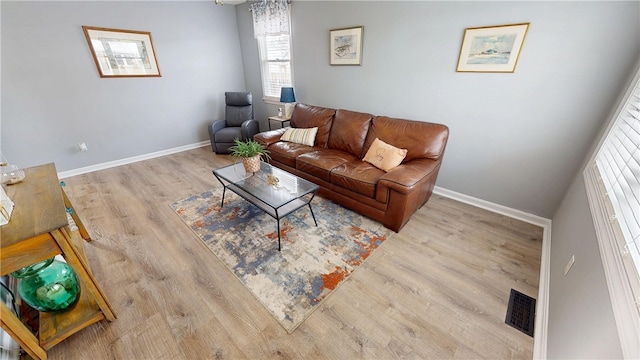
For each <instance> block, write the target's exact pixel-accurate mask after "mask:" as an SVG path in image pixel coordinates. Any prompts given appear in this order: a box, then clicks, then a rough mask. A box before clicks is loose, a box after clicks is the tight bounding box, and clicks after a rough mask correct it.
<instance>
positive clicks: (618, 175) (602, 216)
mask: <svg viewBox="0 0 640 360" xmlns="http://www.w3.org/2000/svg"><path fill="white" fill-rule="evenodd" d="M584 179H585V185H586V188H587V195H588V198H589V206H590V208H591V215H592V217H593V221H594V226H595V229H596V235H597V237H598V245H599V247H600V253H601V257H602V263H603V265H604V271H605V277H606V280H607V286H608V288H609V295H610V297H611V303H612V305H613V312H614V316H615V318H616V326H617V327H618V334H619V336H620V343H621V346H622V351H623V354H624V357H625V358H638V357H640V70H639V71H638V73H637V74H636V76H635V78H634V79H633V82H632V84H631V86H630V87H629V89H628V90H627V93H626V94H625V97H624V99H623V101H622V102H621V104H620V105H619V106H618V109H617V111H616V113H615V116H614V118H613V119H612V120H611V124H610V125H609V127H608V129H607V132H606V134H605V136H604V137H603V139H602V140H601V141H600V145H599V146H598V149H597V150H596V151H595V153H594V154H593V155H592V158H591V159H590V161H589V164H588V165H587V167H586V168H585V170H584Z"/></svg>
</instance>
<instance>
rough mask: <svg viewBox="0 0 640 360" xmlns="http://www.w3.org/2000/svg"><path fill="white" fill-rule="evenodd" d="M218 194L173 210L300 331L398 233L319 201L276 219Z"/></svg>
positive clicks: (282, 318)
mask: <svg viewBox="0 0 640 360" xmlns="http://www.w3.org/2000/svg"><path fill="white" fill-rule="evenodd" d="M221 198H222V189H216V190H210V191H207V192H204V193H202V194H199V195H194V196H191V197H188V198H186V199H184V200H181V201H177V202H175V203H173V204H171V207H172V208H173V209H174V210H175V212H176V213H177V214H178V215H179V216H180V217H181V218H182V220H184V222H185V223H186V224H187V225H188V226H189V227H191V229H192V230H193V231H194V232H195V233H196V235H198V237H200V239H202V240H203V241H204V242H205V243H206V244H207V246H208V247H209V248H210V249H211V251H213V253H214V254H215V255H216V256H217V257H218V258H219V259H220V261H222V262H223V263H224V264H225V265H226V266H227V268H229V270H231V271H232V272H233V273H234V274H235V275H236V277H237V278H238V279H240V281H242V283H243V284H244V285H245V286H246V287H247V288H248V289H249V290H250V291H251V292H252V293H253V295H255V297H256V298H257V299H258V300H260V302H261V303H262V304H263V305H264V306H265V307H266V308H267V310H269V312H270V313H271V314H272V315H273V316H274V317H275V318H276V319H277V320H278V322H280V324H282V326H283V327H284V328H285V329H286V330H287V332H288V333H292V332H293V331H294V330H295V329H296V328H297V327H298V326H299V325H300V324H301V323H302V322H303V321H304V320H305V319H306V318H307V317H308V316H309V315H311V313H312V312H313V311H314V310H315V309H316V308H318V307H319V305H320V304H321V303H322V302H323V301H324V300H325V299H327V297H328V296H329V295H330V294H331V293H332V292H333V291H334V290H335V289H336V288H338V286H339V285H340V284H341V283H342V282H344V281H345V280H346V279H347V277H349V275H351V273H353V271H355V270H356V269H357V268H358V266H360V265H361V264H362V263H363V262H364V261H365V260H366V259H367V258H368V257H369V256H370V255H371V254H372V253H373V251H374V250H375V249H377V248H378V247H379V246H380V245H381V244H382V243H383V242H384V241H385V240H386V239H387V238H388V237H389V236H390V234H391V231H390V230H388V229H386V228H385V227H384V226H382V225H381V224H379V223H377V222H375V221H373V220H370V219H368V218H365V217H363V216H361V215H359V214H356V213H354V212H352V211H350V210H348V209H345V208H343V207H341V206H340V205H337V204H334V203H333V202H331V201H328V200H325V199H322V198H320V197H318V196H316V197H315V198H314V200H313V202H312V203H311V206H312V207H313V212H314V214H315V216H316V220H317V221H318V226H317V227H316V226H315V225H314V223H313V219H312V217H311V213H310V212H309V208H308V207H303V208H301V209H299V210H297V211H296V212H294V213H292V214H290V215H288V216H287V217H285V218H284V219H281V220H280V234H281V236H282V251H281V252H279V251H278V234H277V232H276V231H277V230H276V220H275V219H273V218H272V217H270V216H269V215H267V214H265V213H264V212H263V211H262V210H260V209H259V208H257V207H256V206H254V205H252V204H251V203H249V202H248V201H246V200H244V199H242V198H241V197H239V196H237V195H236V194H234V193H232V192H230V191H227V193H226V195H225V203H224V207H222V208H220V200H221Z"/></svg>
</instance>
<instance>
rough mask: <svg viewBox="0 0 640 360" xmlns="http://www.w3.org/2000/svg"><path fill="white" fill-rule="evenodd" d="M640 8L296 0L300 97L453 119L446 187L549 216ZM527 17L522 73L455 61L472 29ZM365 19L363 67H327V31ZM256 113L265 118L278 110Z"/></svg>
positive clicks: (252, 69) (623, 59)
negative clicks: (459, 68)
mask: <svg viewBox="0 0 640 360" xmlns="http://www.w3.org/2000/svg"><path fill="white" fill-rule="evenodd" d="M247 7H248V5H246V4H244V5H241V6H238V24H239V26H240V29H241V30H240V39H241V42H242V49H243V60H244V71H245V76H246V83H247V87H248V89H249V90H251V91H253V92H254V94H257V95H261V94H262V90H261V86H260V78H259V67H258V60H257V51H256V50H255V47H256V45H255V40H254V39H253V37H252V35H251V31H250V29H251V27H252V25H251V14H250V13H249V11H247ZM639 7H640V3H638V2H511V1H509V2H503V1H500V2H481V1H478V2H461V1H452V2H444V1H442V2H437V1H407V2H402V1H398V2H378V1H340V2H337V1H336V2H330V1H294V2H293V4H292V17H293V20H292V21H293V56H294V63H293V68H294V69H293V71H294V82H295V84H294V85H295V92H296V98H297V99H298V101H299V102H303V103H308V104H314V105H320V106H327V107H336V108H346V109H351V110H357V111H364V112H370V113H373V114H376V115H388V116H393V117H403V118H409V119H414V120H421V121H431V122H439V123H444V124H446V125H448V126H449V127H450V128H451V136H450V141H449V144H448V147H447V152H446V154H445V158H444V161H443V167H442V170H441V171H440V175H439V178H438V184H437V185H438V186H440V187H443V188H446V189H449V190H453V191H456V192H460V193H463V194H466V195H469V196H473V197H477V198H480V199H483V200H487V201H490V202H494V203H497V204H500V205H504V206H507V207H510V208H515V209H518V210H521V211H525V212H529V213H533V214H535V215H538V216H542V217H546V218H551V216H552V215H553V213H554V211H555V209H556V208H557V207H558V205H559V203H560V201H561V199H562V196H563V194H564V193H565V191H566V189H567V188H568V186H569V183H570V181H571V179H572V177H573V174H575V173H576V171H577V169H578V166H579V163H580V161H581V160H582V158H583V157H584V153H585V151H586V150H587V148H588V146H589V144H591V142H592V139H593V138H594V136H595V134H596V132H597V131H598V129H599V128H600V126H601V124H602V122H603V118H604V117H605V116H606V114H607V113H608V111H609V109H610V107H611V103H612V102H613V100H614V98H615V96H616V95H617V93H618V91H619V89H620V88H621V87H622V84H623V83H624V76H625V75H626V74H625V71H626V70H628V69H629V68H630V65H631V64H632V63H633V62H634V60H635V57H636V56H637V54H638V53H639V51H640V9H639ZM519 22H531V26H530V29H529V33H528V35H527V38H526V40H525V43H524V47H523V49H522V53H521V56H520V61H519V63H518V67H517V69H516V72H515V73H513V74H490V73H457V72H456V71H455V69H456V64H457V61H458V54H459V52H460V45H461V42H462V37H463V34H464V30H465V28H468V27H476V26H488V25H500V24H512V23H519ZM358 25H363V26H364V42H363V43H364V48H363V63H362V66H330V65H329V53H328V48H329V30H330V29H335V28H344V27H350V26H358ZM246 29H248V30H246ZM256 97H258V98H259V96H256ZM256 113H257V115H258V116H259V117H260V118H262V119H263V122H264V125H263V126H264V127H266V117H267V116H269V115H273V114H274V113H275V109H273V108H272V107H266V106H262V107H257V108H256Z"/></svg>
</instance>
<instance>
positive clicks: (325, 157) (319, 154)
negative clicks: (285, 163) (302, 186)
mask: <svg viewBox="0 0 640 360" xmlns="http://www.w3.org/2000/svg"><path fill="white" fill-rule="evenodd" d="M357 160H358V158H357V157H355V156H353V155H351V154H348V153H346V152H344V151H340V150H335V149H317V150H315V151H312V152H308V153H306V154H302V155H300V156H298V157H297V158H296V169H298V170H299V171H302V172H305V173H307V174H310V175H313V176H315V177H317V178H320V179H322V180H325V181H328V182H331V170H332V169H333V168H335V167H337V166H340V165H342V164H345V163H348V162H355V161H357Z"/></svg>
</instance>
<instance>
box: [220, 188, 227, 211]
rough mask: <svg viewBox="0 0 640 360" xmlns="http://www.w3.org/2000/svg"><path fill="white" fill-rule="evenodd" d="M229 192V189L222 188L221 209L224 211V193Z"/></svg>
mask: <svg viewBox="0 0 640 360" xmlns="http://www.w3.org/2000/svg"><path fill="white" fill-rule="evenodd" d="M226 191H227V187H226V186H223V187H222V202H221V203H220V209H222V207H223V206H224V193H225V192H226Z"/></svg>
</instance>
